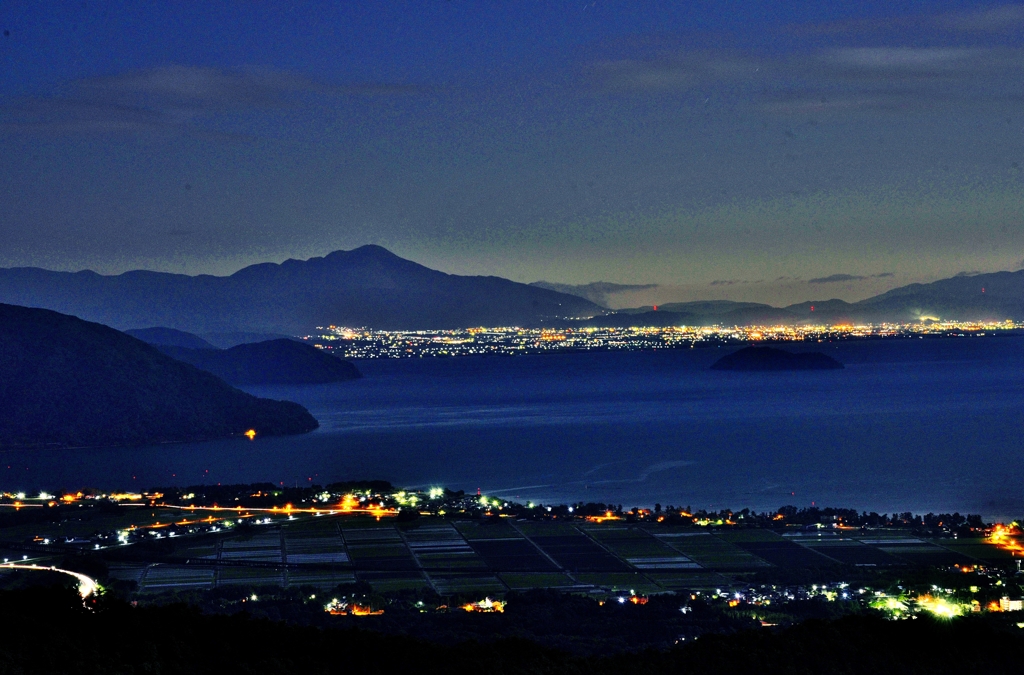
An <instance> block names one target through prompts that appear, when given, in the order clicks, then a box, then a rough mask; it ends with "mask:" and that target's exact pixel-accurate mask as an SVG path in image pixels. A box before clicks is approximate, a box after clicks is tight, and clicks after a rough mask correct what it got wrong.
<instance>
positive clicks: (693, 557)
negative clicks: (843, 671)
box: [0, 508, 1012, 597]
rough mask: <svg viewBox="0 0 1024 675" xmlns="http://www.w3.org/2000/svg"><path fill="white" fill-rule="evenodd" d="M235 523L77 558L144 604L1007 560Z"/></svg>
mask: <svg viewBox="0 0 1024 675" xmlns="http://www.w3.org/2000/svg"><path fill="white" fill-rule="evenodd" d="M173 515H175V514H170V513H164V512H161V511H160V510H152V509H144V508H132V509H124V510H123V511H115V512H113V513H111V514H106V513H104V514H99V517H97V518H94V519H92V520H93V521H96V522H101V523H104V524H106V525H115V524H116V525H119V526H124V527H127V526H129V525H132V524H136V525H137V527H141V526H139V525H138V524H139V523H145V522H148V523H149V524H150V525H153V526H156V525H157V523H167V522H168V516H173ZM176 515H177V516H178V517H179V518H181V519H183V520H184V518H185V517H186V516H187V517H189V518H196V516H195V515H192V514H182V513H180V512H179V513H178V514H176ZM197 520H198V519H197ZM178 522H180V521H178ZM193 522H195V521H193ZM202 522H203V523H204V524H205V523H206V521H205V520H203V521H202ZM238 523H239V524H238V525H237V526H234V527H228V526H224V527H223V528H216V529H214V528H213V527H210V526H208V527H207V528H206V529H205V530H202V531H200V532H193V533H180V534H179V536H178V537H177V538H174V537H173V535H168V536H164V537H163V538H162V539H161V537H160V536H158V535H159V533H160V532H165V530H161V529H160V527H162V525H161V526H157V527H153V528H150V529H149V530H146V531H147V532H150V533H153V536H152V537H145V538H143V539H142V540H140V542H141V544H140V545H138V546H136V545H131V546H124V545H115V546H109V547H100V549H98V550H96V551H95V552H93V551H90V553H93V554H95V555H98V556H100V557H102V558H104V559H105V560H106V561H107V562H106V565H107V567H108V569H109V572H108V578H109V579H110V580H111V582H116V583H119V584H122V586H121V587H122V588H132V589H135V590H137V591H139V592H141V593H147V594H149V593H166V592H170V591H176V590H202V589H213V588H222V587H223V588H228V587H230V588H258V587H265V586H268V585H273V586H284V587H311V588H316V589H323V590H325V591H329V590H331V589H334V588H337V587H338V586H341V585H345V584H353V583H356V582H360V583H367V584H369V585H370V587H371V588H372V589H373V590H374V591H375V592H380V593H386V592H394V591H409V590H413V591H415V590H426V589H432V590H434V591H436V592H437V593H439V594H441V595H442V596H446V597H447V596H463V595H472V594H489V595H495V594H501V593H504V592H508V591H513V590H515V591H520V590H528V589H532V588H552V589H561V590H572V591H574V592H585V593H598V594H602V593H605V594H607V593H624V592H625V593H628V592H630V591H633V592H636V593H640V594H651V593H660V592H666V591H676V590H703V589H715V588H721V587H723V586H730V585H743V584H745V583H747V582H749V581H750V580H751V579H752V578H753V576H752V575H756V574H763V573H771V571H772V570H788V569H812V570H818V571H819V572H822V573H826V572H825V571H826V570H829V571H828V572H827V573H828V574H833V573H835V574H841V573H842V571H843V570H844V569H853V568H856V567H878V568H883V567H907V566H915V565H921V566H950V567H951V566H953V565H955V564H959V565H974V564H986V563H988V564H992V563H1006V562H1012V556H1011V555H1010V554H1009V553H1007V552H1006V551H1003V550H1001V549H998V548H997V547H995V546H993V545H991V544H988V543H985V542H984V541H983V540H980V539H970V540H956V539H952V538H949V539H941V540H925V539H922V538H918V537H914V536H909V535H907V534H902V533H899V532H886V531H878V532H874V531H872V532H866V531H861V530H857V531H850V532H836V531H814V530H810V531H805V530H794V531H778V532H776V531H772V530H767V529H738V528H736V529H733V528H729V529H715V530H708V529H702V528H695V527H679V526H659V525H656V524H653V523H644V524H635V523H628V522H624V521H621V520H620V521H612V522H588V521H572V522H566V521H558V522H552V521H526V520H521V521H514V520H512V519H504V518H502V519H498V518H489V519H487V520H486V521H479V520H447V519H444V518H437V517H421V518H418V519H416V520H414V521H411V522H396V521H393V520H389V519H379V518H377V517H373V516H365V515H327V516H324V515H320V516H308V515H307V516H299V517H296V516H295V515H292V514H276V517H275V518H261V519H260V520H258V521H254V522H252V523H243V521H242V520H241V519H239V521H238ZM228 525H234V523H233V522H231V523H228ZM61 527H62V528H63V529H64V530H67V528H66V527H64V525H61ZM16 529H17V533H18V534H24V533H25V532H28V531H29V530H28V526H19V528H16ZM80 529H83V531H84V529H85V528H84V527H82V528H80ZM33 531H34V532H35V539H34V540H32V541H36V542H38V541H40V540H41V537H40V534H39V527H38V526H36V527H35V530H33ZM92 531H95V530H92ZM179 532H180V530H179ZM190 532H192V531H190ZM3 534H4V536H5V537H7V535H9V534H10V532H9V531H6V530H5V531H4V532H3ZM62 541H68V540H62ZM30 543H31V542H30ZM15 544H16V541H13V540H11V539H10V538H7V539H6V544H5V542H4V541H3V540H0V549H2V551H0V552H2V553H3V555H4V557H6V558H9V559H11V560H13V561H19V562H20V561H21V560H22V558H25V559H27V560H29V561H31V562H39V563H40V564H45V563H46V562H47V561H48V560H57V559H59V556H61V555H66V554H67V553H68V552H69V546H68V545H67V544H60V545H59V546H57V547H55V548H54V550H53V553H52V554H51V555H50V556H49V557H47V555H41V554H40V552H45V551H46V547H45V546H38V545H35V546H33V547H28V548H25V547H24V546H22V545H15ZM22 550H26V551H31V553H22V552H21V551H22Z"/></svg>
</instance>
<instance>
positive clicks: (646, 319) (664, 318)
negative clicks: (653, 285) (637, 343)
mask: <svg viewBox="0 0 1024 675" xmlns="http://www.w3.org/2000/svg"><path fill="white" fill-rule="evenodd" d="M695 319H696V317H695V316H694V315H692V314H686V313H684V312H662V311H660V310H659V311H657V312H655V311H647V312H615V313H613V314H605V315H604V316H598V317H594V318H593V319H588V320H586V321H579V322H576V323H575V324H574V325H577V326H583V327H595V328H630V327H633V326H638V327H639V326H644V327H648V326H649V327H658V328H664V327H666V326H694V325H697V324H696V323H695Z"/></svg>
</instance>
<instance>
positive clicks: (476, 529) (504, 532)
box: [455, 520, 523, 540]
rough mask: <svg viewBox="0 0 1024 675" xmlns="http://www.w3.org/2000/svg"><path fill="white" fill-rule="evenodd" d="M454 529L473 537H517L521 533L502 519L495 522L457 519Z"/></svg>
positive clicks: (467, 537)
mask: <svg viewBox="0 0 1024 675" xmlns="http://www.w3.org/2000/svg"><path fill="white" fill-rule="evenodd" d="M455 529H457V530H458V531H459V534H461V535H462V536H463V537H465V538H466V539H469V540H473V539H519V538H521V537H522V536H523V535H521V534H520V533H519V532H517V531H516V530H514V529H513V528H512V526H511V525H509V524H508V523H507V522H505V521H504V520H499V521H497V522H486V523H477V522H471V521H464V520H462V521H457V522H456V523H455Z"/></svg>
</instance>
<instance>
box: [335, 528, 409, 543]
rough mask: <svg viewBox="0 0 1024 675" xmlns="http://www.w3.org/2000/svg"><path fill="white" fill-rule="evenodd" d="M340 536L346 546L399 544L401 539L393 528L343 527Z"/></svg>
mask: <svg viewBox="0 0 1024 675" xmlns="http://www.w3.org/2000/svg"><path fill="white" fill-rule="evenodd" d="M341 534H342V536H344V538H345V543H346V544H374V543H388V542H400V541H402V537H401V536H400V535H399V534H398V530H396V529H395V528H393V527H343V528H341Z"/></svg>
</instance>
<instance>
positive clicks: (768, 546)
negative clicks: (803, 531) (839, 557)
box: [736, 537, 836, 569]
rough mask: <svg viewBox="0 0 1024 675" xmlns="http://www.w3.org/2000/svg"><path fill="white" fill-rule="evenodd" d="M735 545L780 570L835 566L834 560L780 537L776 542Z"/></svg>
mask: <svg viewBox="0 0 1024 675" xmlns="http://www.w3.org/2000/svg"><path fill="white" fill-rule="evenodd" d="M736 545H737V546H739V547H740V548H742V549H743V550H745V551H747V552H749V553H752V554H754V555H756V556H757V557H758V558H761V559H762V560H767V561H768V562H770V563H771V564H773V565H778V566H779V567H782V568H801V569H806V568H812V569H813V568H820V567H830V566H833V565H835V564H836V561H835V560H833V559H831V558H826V557H825V556H823V555H821V554H820V553H815V552H814V551H813V550H811V549H809V548H807V547H805V546H800V545H799V544H794V543H793V542H791V541H786V540H785V539H783V538H782V537H778V538H777V539H776V541H740V542H736Z"/></svg>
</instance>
